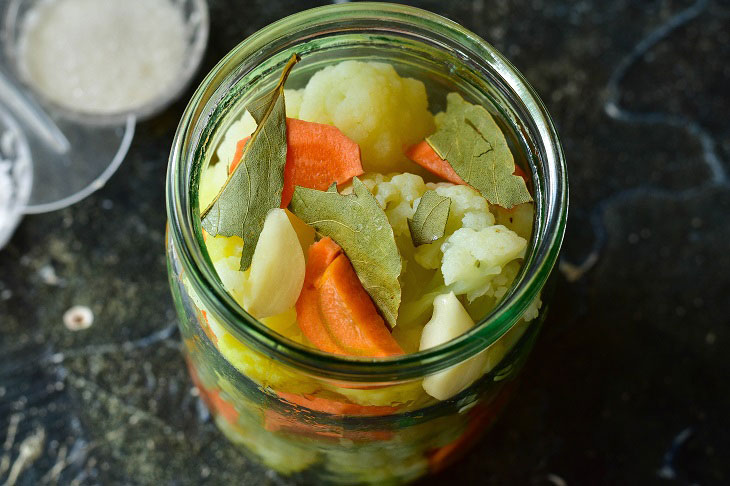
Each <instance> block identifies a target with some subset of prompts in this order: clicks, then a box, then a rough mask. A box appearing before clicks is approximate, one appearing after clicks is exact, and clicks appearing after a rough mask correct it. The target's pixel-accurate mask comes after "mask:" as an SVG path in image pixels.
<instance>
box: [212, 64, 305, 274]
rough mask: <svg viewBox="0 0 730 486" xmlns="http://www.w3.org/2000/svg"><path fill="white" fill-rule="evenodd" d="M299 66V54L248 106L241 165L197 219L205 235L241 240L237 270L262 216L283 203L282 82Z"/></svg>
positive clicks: (247, 261) (247, 257) (245, 263)
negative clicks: (250, 122)
mask: <svg viewBox="0 0 730 486" xmlns="http://www.w3.org/2000/svg"><path fill="white" fill-rule="evenodd" d="M297 62H299V56H298V55H296V54H294V55H293V56H292V57H291V59H289V61H288V62H287V64H286V66H285V67H284V71H283V72H282V74H281V77H280V78H279V82H278V83H277V85H276V87H275V88H274V89H273V90H272V91H270V92H268V93H266V94H264V95H263V96H261V97H259V98H257V99H255V100H253V101H252V102H251V103H249V105H248V106H247V107H246V109H247V110H248V112H249V113H250V114H251V116H253V118H254V120H256V123H257V124H258V126H257V127H256V130H255V131H254V132H253V134H251V138H250V140H249V141H248V143H247V144H246V146H245V147H244V150H243V155H242V156H241V162H240V163H239V164H238V166H237V167H236V169H235V170H234V171H233V172H232V173H231V174H230V175H229V176H228V179H227V180H226V183H225V184H224V185H223V188H222V189H221V191H220V192H219V193H218V195H217V196H216V197H215V199H213V201H212V202H211V203H210V205H208V207H207V208H206V209H205V210H204V211H203V212H202V213H201V215H200V219H201V223H202V225H203V228H205V230H206V231H207V232H208V234H210V235H212V236H215V235H224V236H233V235H236V236H240V237H241V238H243V241H244V245H243V252H242V254H241V270H246V269H247V268H248V267H249V266H251V259H252V257H253V252H254V249H255V248H256V243H257V242H258V238H259V234H260V233H261V230H262V228H263V226H264V220H265V219H266V215H267V214H268V213H269V211H270V210H272V209H274V208H278V207H279V205H280V204H281V192H282V189H283V188H284V165H285V164H286V109H285V106H284V82H285V81H286V78H287V77H288V76H289V72H291V69H292V67H294V65H295V64H296V63H297Z"/></svg>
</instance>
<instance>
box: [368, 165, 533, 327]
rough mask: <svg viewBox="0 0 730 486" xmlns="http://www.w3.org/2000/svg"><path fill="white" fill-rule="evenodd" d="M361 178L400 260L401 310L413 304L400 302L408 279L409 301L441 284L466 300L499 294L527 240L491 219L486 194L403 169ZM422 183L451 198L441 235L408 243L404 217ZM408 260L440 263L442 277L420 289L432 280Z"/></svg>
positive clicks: (424, 265) (417, 198) (425, 264)
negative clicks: (384, 218) (389, 230)
mask: <svg viewBox="0 0 730 486" xmlns="http://www.w3.org/2000/svg"><path fill="white" fill-rule="evenodd" d="M363 183H364V184H365V185H366V186H367V187H368V188H369V189H370V192H372V193H373V195H374V196H375V199H376V200H377V201H378V203H379V204H380V206H381V207H382V208H383V210H384V211H385V214H386V216H387V217H388V221H389V222H390V224H391V226H393V232H394V234H395V236H396V244H397V245H398V249H399V250H400V252H401V255H402V256H403V258H404V260H405V263H406V265H405V267H404V268H405V271H404V275H403V277H402V279H401V280H402V283H403V286H404V310H405V311H406V313H407V314H411V311H412V310H413V309H411V308H410V307H409V306H408V303H407V302H406V301H407V300H411V299H408V298H407V297H409V296H410V293H409V292H408V290H410V289H408V288H407V287H409V285H410V286H414V285H415V286H417V292H414V295H413V297H414V299H412V300H413V301H420V300H422V297H423V296H424V294H425V293H429V294H430V293H432V292H441V293H443V292H445V291H446V289H449V290H452V291H454V293H455V294H457V295H466V296H467V298H468V299H469V300H470V301H471V300H474V299H476V298H478V297H480V296H482V295H489V296H491V297H496V298H497V299H499V298H501V297H502V296H503V295H504V293H505V292H506V291H507V289H509V286H510V285H511V284H512V281H513V280H514V278H515V276H516V275H517V272H518V271H519V268H520V263H519V261H518V259H521V258H523V257H524V253H525V249H526V247H527V240H525V238H523V237H521V236H519V235H517V234H516V233H515V232H514V231H512V230H510V229H508V228H506V227H505V226H502V225H495V224H494V223H495V218H494V215H493V214H492V213H491V212H490V211H489V204H488V203H487V200H486V199H484V197H482V195H481V194H479V192H477V191H476V190H475V189H473V188H472V187H470V186H465V185H454V184H451V183H438V184H431V183H429V184H424V182H423V179H421V177H419V176H417V175H413V174H407V173H406V174H398V175H382V174H366V175H365V176H363ZM428 189H431V190H435V191H436V192H437V193H438V194H439V195H441V196H445V197H448V198H450V199H451V206H450V211H449V219H448V221H447V223H446V231H445V233H444V236H443V237H442V238H440V239H439V240H437V241H435V242H434V243H430V244H427V245H421V246H419V247H418V248H414V247H413V244H412V242H411V239H410V233H409V230H408V222H407V219H408V218H410V217H412V216H413V213H414V212H415V210H416V208H418V203H419V202H420V198H421V196H422V195H423V193H425V192H426V191H427V190H428ZM411 260H413V261H415V263H417V264H418V266H420V267H422V268H423V269H428V270H436V269H440V270H441V274H442V275H443V281H442V283H440V285H439V287H438V288H435V289H431V288H428V289H425V288H424V283H425V282H427V281H429V280H432V278H431V276H432V274H430V275H429V274H428V273H424V272H423V271H420V272H419V271H418V269H417V268H414V266H413V265H414V263H413V262H412V261H411ZM414 272H416V273H417V274H418V277H417V278H415V279H411V278H409V275H408V274H409V273H410V274H412V273H414ZM436 281H437V282H438V279H437V280H436ZM429 303H430V302H429ZM427 304H428V303H426V304H424V305H427ZM492 305H493V304H492ZM422 308H423V306H421V305H417V306H416V307H415V310H413V314H414V315H419V316H420V315H422V311H423V310H424V309H422ZM396 328H397V326H396ZM404 332H405V331H404Z"/></svg>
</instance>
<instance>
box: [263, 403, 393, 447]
mask: <svg viewBox="0 0 730 486" xmlns="http://www.w3.org/2000/svg"><path fill="white" fill-rule="evenodd" d="M264 429H266V430H268V431H269V432H277V433H286V434H291V435H295V436H303V437H313V438H316V439H324V440H331V441H333V442H337V441H339V440H340V439H348V440H352V441H355V442H382V441H386V440H390V439H392V438H393V431H392V430H358V429H355V428H350V427H347V426H344V425H334V424H332V425H328V424H317V423H313V422H312V421H308V420H303V419H302V418H301V417H298V416H296V415H294V416H292V415H289V414H287V415H284V414H281V413H279V412H275V411H274V410H271V409H266V410H264Z"/></svg>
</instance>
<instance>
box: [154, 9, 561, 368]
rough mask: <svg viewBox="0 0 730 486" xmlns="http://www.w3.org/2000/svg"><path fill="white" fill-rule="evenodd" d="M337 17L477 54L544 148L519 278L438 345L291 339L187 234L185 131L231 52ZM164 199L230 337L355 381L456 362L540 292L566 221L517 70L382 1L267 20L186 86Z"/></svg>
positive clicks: (540, 116) (538, 123) (186, 259)
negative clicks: (374, 352)
mask: <svg viewBox="0 0 730 486" xmlns="http://www.w3.org/2000/svg"><path fill="white" fill-rule="evenodd" d="M344 20H358V21H361V22H372V23H373V25H385V24H388V25H397V26H398V27H399V28H408V27H409V26H414V25H417V26H419V27H420V28H425V29H430V30H433V31H434V32H438V34H439V35H441V36H445V37H447V38H449V39H450V40H452V41H454V42H457V43H458V44H459V45H460V46H463V47H464V48H465V49H466V50H468V51H470V52H472V53H474V54H477V55H478V56H480V58H481V59H482V60H483V61H484V62H485V63H486V64H487V65H489V67H490V68H491V69H493V71H494V72H496V73H497V75H498V76H499V77H500V81H501V82H503V83H504V84H505V85H506V86H507V87H509V88H510V90H511V91H512V92H514V93H516V94H517V96H518V97H519V101H520V102H521V103H522V105H523V109H524V110H525V111H526V114H527V115H528V117H529V118H530V120H531V121H532V122H533V123H532V124H533V126H534V127H535V128H536V130H537V133H536V134H534V135H535V137H536V141H538V142H539V143H540V145H541V149H542V152H541V153H543V154H544V177H543V178H542V179H541V180H540V191H539V198H538V197H537V196H538V194H537V193H538V189H539V188H538V184H535V192H536V194H535V196H536V197H535V199H536V201H538V203H539V204H538V209H541V212H542V214H543V216H544V217H543V218H539V217H538V218H537V220H538V221H541V222H542V224H541V225H540V227H539V228H535V229H533V232H534V233H537V234H536V235H534V236H533V247H532V252H531V255H530V256H529V259H526V261H525V263H524V266H525V267H526V268H525V269H523V271H522V272H521V277H518V280H519V281H518V282H516V284H513V286H512V288H511V289H510V292H509V293H508V294H507V295H506V296H505V297H504V298H503V299H502V300H501V301H500V302H499V303H498V304H497V306H496V307H495V309H494V310H492V311H491V312H490V313H489V314H488V315H487V316H485V317H484V318H482V319H481V320H480V321H479V322H478V323H477V325H475V326H474V327H473V328H472V329H471V330H469V331H468V332H466V333H465V334H463V335H461V336H459V337H457V338H455V339H453V340H451V341H448V342H446V343H444V344H442V345H440V346H436V347H433V348H429V349H427V350H423V351H418V352H416V353H410V354H404V355H400V356H396V357H389V358H377V359H374V358H353V357H348V356H339V355H335V354H330V353H324V352H321V351H319V350H316V349H312V348H309V347H306V346H303V345H300V344H297V343H295V342H293V341H291V340H289V339H287V338H285V337H283V336H281V335H279V334H278V333H276V332H275V331H273V330H271V329H269V328H268V327H267V326H266V325H265V324H263V323H261V322H260V321H258V320H256V319H254V318H253V317H251V316H250V315H249V314H248V313H246V312H245V311H244V310H243V309H242V308H241V307H240V306H239V305H238V304H237V303H236V301H235V300H234V299H233V298H232V297H231V296H230V295H229V294H228V292H226V290H225V289H224V288H223V286H222V284H221V283H220V282H219V281H218V279H217V278H216V277H215V273H214V270H211V269H210V268H209V267H210V265H209V264H208V263H207V261H206V257H205V256H204V254H203V252H202V250H201V248H200V245H199V241H200V239H199V238H197V237H196V234H195V228H194V223H195V218H194V217H193V211H192V209H191V207H190V206H191V205H190V198H189V191H190V186H191V177H190V174H189V171H190V170H191V167H192V165H193V164H192V158H193V157H192V154H193V152H194V151H191V150H189V148H190V145H191V144H193V145H194V144H196V143H197V140H196V139H195V136H194V135H195V134H194V133H193V132H194V130H195V127H196V124H195V121H196V120H197V119H198V118H199V117H201V116H204V117H206V116H208V115H209V114H206V113H204V112H205V108H206V106H205V105H206V103H207V102H209V101H210V99H205V96H206V95H209V94H210V93H212V92H213V91H214V90H215V87H216V86H219V85H220V84H221V83H222V82H223V80H224V78H226V76H225V75H224V71H225V68H226V67H227V66H228V65H229V64H230V63H231V62H234V60H235V59H239V58H244V57H242V56H251V55H254V54H260V53H261V52H262V50H265V49H266V47H267V46H269V45H270V43H271V42H272V41H273V40H275V39H279V38H280V37H281V36H284V35H286V34H287V33H291V32H292V30H298V29H302V28H303V27H304V26H306V27H312V26H322V27H323V28H324V27H325V26H328V28H330V29H336V28H337V26H338V24H340V25H341V22H343V21H344ZM229 74H230V73H229ZM218 101H220V100H218ZM197 135H198V136H199V135H200V134H199V133H198V134H197ZM533 172H534V171H533ZM192 183H194V181H193V182H192ZM166 200H167V216H168V222H169V228H170V236H171V238H172V243H173V244H174V245H175V249H176V250H177V251H176V253H177V254H178V256H179V258H180V259H181V261H182V264H183V268H185V269H188V270H189V272H188V273H189V275H188V277H189V279H190V281H191V284H192V285H193V286H194V288H195V290H196V291H197V292H198V293H199V296H200V297H201V299H202V300H203V301H204V303H205V304H206V306H209V309H210V310H212V311H213V312H215V313H216V314H218V315H219V316H220V317H222V320H223V321H224V322H225V323H227V324H228V326H227V327H229V330H230V331H231V332H232V333H233V334H234V336H236V338H238V339H241V340H243V341H244V342H245V343H246V344H248V345H250V346H252V347H254V348H255V349H256V350H258V351H260V352H262V353H264V354H265V355H267V356H268V357H270V358H272V359H276V360H278V361H281V362H284V363H286V364H288V365H290V366H293V367H294V368H297V369H300V370H304V371H308V372H310V373H313V374H315V375H317V376H321V377H326V378H331V379H336V380H347V381H355V382H365V381H367V382H391V381H398V380H405V379H411V378H418V377H423V376H426V375H429V374H432V373H435V372H438V371H441V370H443V369H445V368H448V367H450V366H453V365H454V364H457V363H459V362H463V361H464V360H466V359H468V358H470V357H472V356H474V355H476V354H477V353H479V352H480V351H482V350H483V349H485V348H486V347H488V346H489V345H491V344H492V343H494V342H495V341H496V340H497V339H499V338H500V337H501V336H502V335H503V334H505V333H506V332H507V331H509V330H510V329H511V328H512V326H513V325H514V324H515V323H516V322H517V321H518V319H519V317H520V316H521V314H522V313H523V312H524V311H525V310H526V309H527V307H528V306H529V305H530V303H531V302H532V301H533V299H535V298H536V297H537V296H538V294H539V292H540V290H541V289H542V287H543V286H544V285H545V282H546V281H547V278H548V276H549V275H550V273H551V271H552V269H553V267H554V265H555V263H556V261H557V258H558V253H559V251H560V246H561V244H562V240H563V235H564V232H565V225H566V220H567V211H568V180H567V169H566V164H565V157H564V154H563V150H562V147H561V144H560V140H559V138H558V135H557V132H556V130H555V127H554V125H553V123H552V120H551V119H550V116H549V114H548V113H547V110H546V109H545V106H544V105H543V103H542V101H541V100H540V98H539V97H538V95H537V94H536V93H535V91H534V90H533V88H532V87H531V86H530V85H529V83H528V82H527V81H526V80H525V79H524V77H523V76H522V75H521V74H520V73H519V72H518V71H517V70H516V69H515V68H514V67H513V66H512V64H511V63H510V62H509V61H507V59H505V58H504V57H503V56H502V55H501V54H500V53H499V52H498V51H497V50H496V49H495V48H494V47H492V46H491V45H490V44H489V43H487V42H486V41H484V40H483V39H481V38H480V37H479V36H477V35H476V34H474V33H473V32H470V31H469V30H467V29H465V28H464V27H462V26H461V25H459V24H457V23H455V22H453V21H451V20H448V19H446V18H444V17H442V16H440V15H437V14H434V13H432V12H428V11H425V10H422V9H418V8H415V7H409V6H403V5H395V4H389V3H344V4H335V5H328V6H324V7H318V8H314V9H310V10H305V11H302V12H299V13H296V14H294V15H291V16H289V17H285V18H284V19H281V20H279V21H277V22H274V23H273V24H270V25H268V26H266V27H264V28H263V29H261V30H259V31H258V32H256V33H255V34H253V35H251V36H250V37H248V38H247V39H245V40H244V41H242V42H241V43H240V44H238V45H237V46H236V47H235V48H234V49H233V50H231V51H230V52H229V53H228V54H227V55H226V56H225V57H224V58H223V59H222V60H221V61H220V62H219V63H218V64H217V65H216V66H215V67H214V68H213V70H212V71H211V72H210V73H209V74H208V75H207V76H206V77H205V79H204V80H203V82H202V83H201V85H200V86H199V87H198V89H197V90H196V91H195V93H194V94H193V96H192V98H191V100H190V102H189V103H188V105H187V107H186V109H185V112H184V113H183V116H182V119H181V121H180V124H179V126H178V129H177V133H176V134H175V138H174V142H173V145H172V150H171V153H170V159H169V165H168V172H167V187H166ZM198 225H199V218H198ZM537 230H539V233H538V231H537ZM198 232H200V231H199V230H198Z"/></svg>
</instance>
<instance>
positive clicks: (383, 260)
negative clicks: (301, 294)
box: [289, 177, 402, 327]
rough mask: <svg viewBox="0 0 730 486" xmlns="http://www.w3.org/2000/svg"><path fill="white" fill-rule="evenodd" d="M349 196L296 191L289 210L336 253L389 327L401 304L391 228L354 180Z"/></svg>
mask: <svg viewBox="0 0 730 486" xmlns="http://www.w3.org/2000/svg"><path fill="white" fill-rule="evenodd" d="M352 187H353V193H352V194H348V195H342V194H339V193H338V192H337V188H336V186H335V185H332V186H331V187H330V188H329V189H328V190H327V191H318V190H316V189H308V188H305V187H300V186H297V187H295V188H294V195H293V197H292V200H291V203H290V204H289V209H290V210H291V211H292V212H293V213H294V214H296V215H297V216H298V217H299V218H301V219H302V220H303V221H304V222H305V223H307V224H308V225H310V226H312V227H314V229H315V230H316V231H317V233H319V234H320V235H323V236H329V237H330V238H332V239H333V240H334V241H335V242H336V243H337V244H338V245H340V246H341V247H342V249H343V250H344V251H345V254H346V255H347V257H348V258H349V259H350V262H351V263H352V266H353V268H354V269H355V272H356V273H357V276H358V278H359V279H360V282H361V283H362V285H363V287H364V288H365V290H366V291H367V292H368V294H370V297H372V299H373V302H374V303H375V306H376V307H377V308H378V309H379V310H380V313H381V314H382V315H383V317H384V318H385V320H386V321H388V323H389V324H390V325H391V327H392V326H395V323H396V319H397V318H398V308H399V307H400V301H401V287H400V282H399V281H398V277H399V276H400V274H401V270H402V264H401V259H400V253H399V252H398V247H397V246H396V244H395V237H394V235H393V228H392V227H391V226H390V223H389V222H388V218H387V216H386V215H385V212H384V211H383V209H382V208H381V207H380V205H379V204H378V201H377V200H376V199H375V197H373V195H372V194H371V193H370V191H369V190H368V188H367V186H365V184H363V183H362V182H361V181H360V179H358V178H357V177H354V178H353V179H352Z"/></svg>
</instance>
